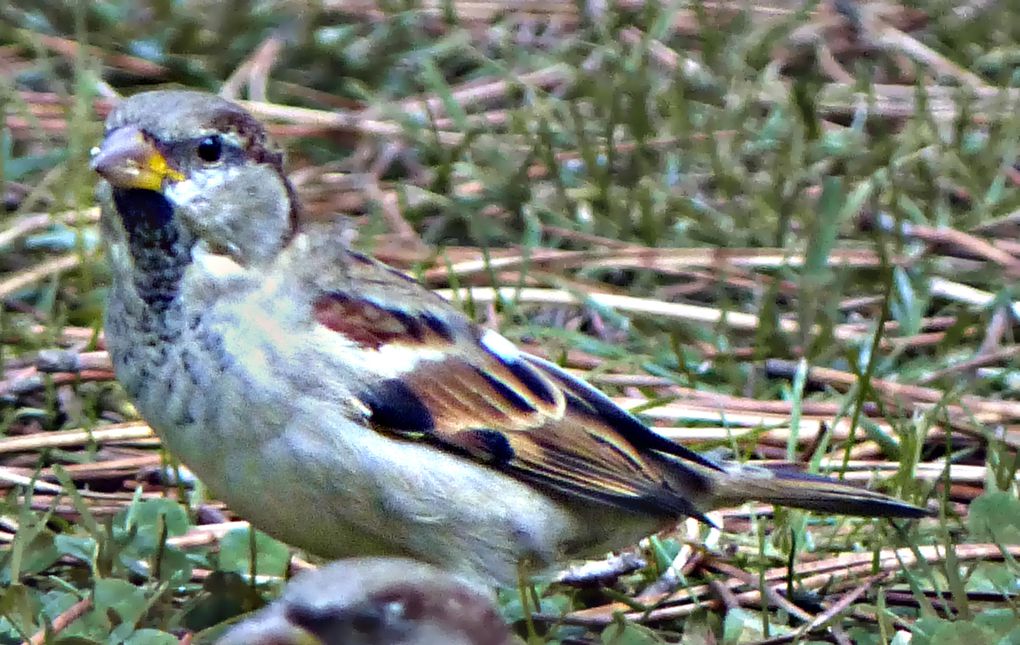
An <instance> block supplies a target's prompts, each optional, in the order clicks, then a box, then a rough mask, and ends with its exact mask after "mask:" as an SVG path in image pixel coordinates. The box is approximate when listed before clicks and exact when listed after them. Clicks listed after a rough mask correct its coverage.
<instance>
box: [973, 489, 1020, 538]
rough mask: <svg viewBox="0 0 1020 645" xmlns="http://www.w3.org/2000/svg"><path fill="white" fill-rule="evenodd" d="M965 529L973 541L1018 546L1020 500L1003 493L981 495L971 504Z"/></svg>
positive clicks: (1019, 536)
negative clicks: (987, 541) (988, 541)
mask: <svg viewBox="0 0 1020 645" xmlns="http://www.w3.org/2000/svg"><path fill="white" fill-rule="evenodd" d="M967 527H968V528H969V529H970V531H971V533H972V534H973V536H972V537H973V539H975V540H990V541H992V542H996V543H998V544H1020V499H1017V498H1016V496H1014V495H1012V494H1011V493H1006V492H1004V491H991V492H987V493H985V494H983V495H981V496H980V497H978V498H977V499H975V500H974V501H973V502H971V505H970V513H969V515H968V516H967Z"/></svg>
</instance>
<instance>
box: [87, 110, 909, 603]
mask: <svg viewBox="0 0 1020 645" xmlns="http://www.w3.org/2000/svg"><path fill="white" fill-rule="evenodd" d="M92 167H93V169H95V171H96V172H97V173H99V174H100V175H101V176H102V178H103V179H102V181H100V182H99V186H98V189H97V194H98V197H99V199H100V201H101V203H102V220H101V227H102V233H103V237H104V239H105V243H106V245H107V249H108V255H109V260H110V263H111V264H112V272H113V282H112V285H111V288H110V296H109V306H108V309H107V314H106V343H107V347H108V348H109V351H110V355H111V357H112V360H113V364H114V368H115V370H116V374H117V377H118V379H119V380H120V382H121V383H122V384H123V386H124V388H125V389H126V391H127V392H128V393H129V395H130V396H131V397H132V398H133V400H134V401H135V404H136V406H137V408H138V410H139V412H140V413H141V415H142V416H143V417H144V418H145V420H146V421H148V422H149V424H150V425H151V426H152V427H153V428H154V429H155V431H156V432H157V433H158V434H159V435H160V437H161V438H162V440H163V442H164V444H165V445H166V447H167V448H168V449H169V450H170V451H171V452H173V453H174V454H175V455H177V456H178V457H179V458H180V459H181V461H183V462H184V463H185V464H186V465H188V466H189V467H190V468H191V469H192V470H193V471H194V472H195V473H196V474H197V475H198V476H199V477H200V478H201V479H202V480H203V481H204V482H205V484H206V485H207V486H208V488H209V489H210V490H211V491H212V492H213V493H214V494H216V495H217V496H219V497H220V498H222V499H223V500H224V501H225V502H227V503H228V504H229V505H230V506H231V507H232V508H233V509H234V510H235V511H236V512H237V513H239V514H240V515H242V516H243V517H245V518H247V519H249V520H250V521H251V522H252V523H253V524H254V525H255V526H257V527H259V528H261V529H263V530H265V531H266V532H268V533H270V534H272V535H274V536H276V537H278V538H279V539H281V540H283V541H285V542H288V543H290V544H292V545H295V546H298V547H302V548H304V549H306V550H308V551H310V552H313V553H316V554H319V555H322V556H326V557H331V558H337V557H345V556H351V555H358V556H365V555H376V554H379V555H407V556H412V557H415V558H418V559H421V560H424V561H427V562H432V563H435V564H438V565H439V566H442V567H444V568H446V569H448V570H450V571H454V572H457V573H459V574H461V575H463V576H467V577H470V578H472V579H474V580H476V581H478V582H479V583H482V584H491V583H504V584H505V583H512V582H513V581H514V580H515V579H516V576H517V572H518V566H519V565H521V564H524V565H528V566H529V567H530V570H532V571H533V570H536V569H543V568H547V567H549V566H551V565H552V564H554V563H556V562H560V561H562V560H564V559H567V558H570V557H573V556H582V555H586V554H590V553H598V552H605V551H607V550H611V549H614V548H618V547H621V546H624V545H628V544H632V543H634V542H636V541H637V540H638V539H640V538H641V537H644V536H646V535H648V534H650V533H653V532H655V531H657V530H660V529H662V528H664V527H666V526H670V525H672V524H673V523H675V522H676V520H677V518H679V517H681V516H694V517H702V514H703V513H704V512H705V511H706V510H708V509H712V508H715V507H718V506H726V505H734V504H738V503H741V502H744V501H747V500H759V501H763V502H769V503H775V504H783V505H787V506H795V507H799V508H805V509H811V510H817V511H823V512H828V513H843V514H854V515H863V516H875V517H903V518H916V517H920V516H922V515H925V514H926V512H925V511H924V510H922V509H920V508H917V507H915V506H911V505H909V504H906V503H904V502H901V501H899V500H896V499H893V498H890V497H887V496H885V495H881V494H878V493H874V492H870V491H867V490H864V489H860V488H857V487H854V486H850V485H847V484H844V483H841V482H838V481H835V480H831V479H827V478H824V477H819V476H814V475H807V474H803V473H800V472H797V471H795V470H792V469H788V470H784V469H773V468H768V467H764V466H757V467H755V466H750V465H740V464H738V463H730V462H724V461H717V460H713V459H709V458H707V457H703V456H700V455H698V454H697V453H695V452H693V451H691V450H689V449H687V448H685V447H683V446H681V445H679V444H677V443H674V442H672V441H669V440H667V439H665V438H664V437H662V436H661V435H659V434H657V433H655V432H654V431H652V430H651V429H649V428H648V427H647V426H645V425H644V424H643V423H641V422H640V421H638V420H637V419H636V418H635V417H634V416H632V415H630V414H629V413H627V412H626V411H624V410H623V409H621V408H619V407H618V406H616V405H615V404H614V403H613V402H612V401H611V400H610V399H609V398H608V397H606V396H605V395H604V394H602V393H601V392H599V391H597V390H596V389H594V388H593V387H591V386H590V385H588V384H587V383H585V382H583V381H581V380H579V379H577V378H575V377H573V376H571V375H569V374H568V373H567V372H565V371H564V370H562V369H560V368H559V367H557V366H556V365H555V364H553V363H550V362H548V361H545V360H542V359H540V358H537V357H535V356H531V355H528V354H526V353H524V352H522V351H520V350H519V349H518V348H517V347H516V346H515V345H514V344H512V343H511V342H510V341H508V340H507V339H506V338H504V337H503V336H501V335H500V334H498V333H497V332H495V331H493V330H491V329H484V328H482V327H479V326H478V325H475V324H473V323H472V322H471V321H470V320H469V319H468V318H467V317H465V315H464V314H463V313H461V312H460V311H459V310H458V309H457V308H456V307H454V306H453V305H451V304H450V303H448V302H446V301H445V300H443V299H441V298H439V297H438V296H436V295H435V294H433V293H431V292H429V291H428V290H426V289H425V288H424V287H422V286H421V285H420V284H418V283H417V282H415V281H414V280H412V279H410V278H408V277H407V276H405V275H403V274H402V273H400V272H398V271H396V270H394V269H392V268H390V267H388V266H386V265H384V264H382V263H380V262H378V261H375V260H373V259H372V258H369V257H367V256H365V255H362V254H360V253H357V252H355V251H353V250H351V249H350V248H349V245H348V244H346V243H345V238H344V236H343V231H342V227H341V226H340V225H339V224H332V225H330V224H318V225H310V224H303V223H302V222H301V218H300V216H299V215H300V205H299V203H298V202H297V200H296V197H295V192H294V189H293V187H292V186H291V184H290V183H289V182H288V180H287V177H286V175H285V174H284V171H283V157H282V155H281V153H280V151H279V150H278V149H277V148H276V147H274V146H273V144H272V143H270V141H269V140H268V138H267V136H266V132H265V130H264V129H263V127H262V126H261V125H260V124H259V123H258V122H257V121H256V120H255V119H254V118H253V117H252V116H251V115H250V114H248V113H247V112H246V111H244V110H243V109H242V108H240V107H239V106H237V105H235V104H233V103H230V102H228V101H225V100H223V99H220V98H217V97H215V96H212V95H207V94H202V93H195V92H185V91H159V92H146V93H143V94H138V95H136V96H133V97H131V98H129V99H126V100H124V101H122V102H121V103H120V104H119V105H118V106H117V108H116V109H115V110H114V111H113V112H112V113H111V114H110V116H109V118H108V119H107V121H106V130H105V138H104V139H103V142H102V144H101V146H99V148H98V149H97V150H96V151H95V154H94V157H93V160H92Z"/></svg>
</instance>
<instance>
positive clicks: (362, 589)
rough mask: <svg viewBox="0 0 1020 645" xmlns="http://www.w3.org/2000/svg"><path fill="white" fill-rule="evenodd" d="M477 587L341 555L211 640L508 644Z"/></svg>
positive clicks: (256, 644) (293, 644) (297, 644)
mask: <svg viewBox="0 0 1020 645" xmlns="http://www.w3.org/2000/svg"><path fill="white" fill-rule="evenodd" d="M513 642H515V641H512V640H511V636H510V630H509V629H508V628H507V626H506V624H505V623H504V622H503V620H502V618H500V616H499V614H498V613H497V612H496V609H495V607H493V604H492V600H491V599H490V598H489V597H488V596H487V595H486V594H484V593H480V592H479V591H477V590H475V589H473V588H471V587H469V586H467V585H465V584H464V582H462V581H461V580H458V579H457V578H455V577H454V576H452V575H450V574H449V573H445V572H443V571H440V570H439V569H436V568H435V567H432V566H430V565H427V564H423V563H421V562H416V561H414V560H408V559H406V558H358V559H351V560H341V561H339V562H334V563H332V564H329V565H327V566H325V567H323V568H322V569H318V570H317V571H305V572H303V573H301V574H299V575H298V576H297V577H295V578H294V579H293V580H292V581H291V582H290V583H289V584H288V585H287V588H286V589H285V590H284V592H283V596H281V597H280V598H279V599H278V600H276V602H274V603H272V604H271V605H269V606H268V607H266V608H264V609H262V610H261V611H259V612H257V613H256V614H254V615H253V616H251V617H250V618H248V619H247V620H245V621H243V622H241V623H239V624H238V625H236V626H235V627H233V628H232V629H231V630H230V631H228V632H227V633H226V635H224V636H223V638H221V639H220V640H219V641H217V645H332V644H334V643H336V644H338V645H339V644H343V645H436V644H437V643H439V644H441V645H511V643H513Z"/></svg>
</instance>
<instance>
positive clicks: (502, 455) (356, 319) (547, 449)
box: [314, 287, 716, 515]
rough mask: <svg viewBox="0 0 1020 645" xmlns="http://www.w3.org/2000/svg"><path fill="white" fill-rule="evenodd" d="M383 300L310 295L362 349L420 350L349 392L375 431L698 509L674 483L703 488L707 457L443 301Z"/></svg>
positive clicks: (582, 492)
mask: <svg viewBox="0 0 1020 645" xmlns="http://www.w3.org/2000/svg"><path fill="white" fill-rule="evenodd" d="M419 288H420V287H419ZM381 298H382V296H381V294H380V293H379V292H376V293H372V292H370V291H366V292H363V293H361V294H358V295H352V294H351V293H350V292H347V293H344V294H341V293H324V294H323V295H322V296H320V297H319V299H318V300H317V301H316V302H315V303H314V313H315V318H316V320H317V322H319V323H320V324H322V325H323V326H325V327H327V328H329V329H330V330H332V331H335V332H337V333H340V334H343V336H345V337H346V338H347V339H348V340H351V341H354V342H356V343H358V344H359V345H361V346H362V347H363V348H364V349H366V350H369V351H371V350H377V351H378V350H382V349H384V348H386V347H387V346H395V347H399V348H400V349H401V350H402V351H403V352H405V353H407V352H410V353H411V354H412V355H414V356H419V357H420V359H418V360H412V361H409V362H408V368H407V369H406V370H405V371H404V372H403V373H401V374H400V375H399V376H398V377H396V378H389V379H383V380H379V381H376V382H373V383H372V384H371V385H370V386H363V387H362V391H360V392H358V393H357V394H358V396H359V398H360V399H361V401H362V403H363V404H364V405H365V407H366V408H367V409H368V410H369V411H370V414H371V416H370V423H372V425H373V426H374V427H375V428H376V429H377V430H379V431H380V432H387V433H392V434H395V435H399V436H402V437H405V438H410V439H417V440H423V441H429V442H431V443H433V444H434V445H437V446H440V447H443V448H446V449H448V450H453V451H456V452H459V453H461V454H464V455H466V456H470V457H472V458H474V459H477V460H479V461H481V462H483V463H486V464H488V465H490V466H491V467H494V468H499V469H502V470H504V471H507V472H509V473H511V474H513V475H515V476H517V477H520V478H521V479H524V480H527V481H530V482H533V483H535V484H536V485H540V486H545V487H549V488H552V489H555V490H557V491H559V492H561V493H565V494H567V495H570V496H581V497H586V498H589V499H593V500H597V501H601V502H605V503H611V504H614V505H619V506H623V507H626V508H630V509H636V508H643V509H645V510H647V511H649V512H654V513H660V514H689V515H690V514H696V511H695V509H693V508H692V507H691V505H690V504H689V503H688V502H687V501H686V500H685V498H684V496H683V494H682V491H683V490H686V489H687V487H688V486H700V487H704V486H707V482H706V481H705V478H704V475H703V474H699V469H700V472H702V473H703V470H704V468H705V467H709V468H716V466H715V465H714V464H712V463H711V462H708V461H706V460H704V459H703V458H701V457H699V456H698V455H697V454H696V453H693V452H690V451H689V450H687V449H685V448H683V447H682V446H679V445H677V444H675V443H673V442H671V441H669V440H667V439H664V438H663V437H661V436H659V435H657V434H655V433H654V432H652V431H651V430H649V429H648V428H647V427H646V426H645V425H644V424H642V423H641V422H640V421H638V420H637V419H635V418H634V417H633V416H631V415H630V414H628V413H627V412H625V411H624V410H622V409H621V408H619V407H618V406H616V405H615V404H614V403H612V401H610V400H609V399H608V398H607V397H605V396H604V395H603V394H601V393H600V392H598V391H597V390H595V389H594V388H591V387H590V386H588V385H587V384H585V383H583V382H582V381H579V380H577V379H575V378H573V377H571V376H570V375H568V374H567V373H566V372H564V371H563V370H561V369H559V368H558V367H556V366H555V365H552V364H551V363H547V362H545V361H542V360H540V359H537V358H535V357H532V356H529V355H527V354H524V353H522V352H520V351H519V350H518V349H517V348H516V347H515V346H514V345H513V344H512V343H510V342H509V341H508V340H506V339H505V338H503V337H502V336H500V335H499V334H496V333H495V332H492V331H483V330H481V329H480V328H478V327H476V326H474V325H473V324H471V323H470V322H469V321H467V319H466V318H464V317H463V316H462V315H461V314H459V312H456V311H455V310H453V309H452V308H449V307H448V306H439V307H430V308H429V309H428V311H426V310H424V309H422V310H420V311H413V312H409V311H406V310H405V309H403V308H402V309H397V308H395V307H390V306H387V305H386V304H384V303H383V302H381ZM443 305H445V303H443ZM390 349H393V347H390ZM686 462H692V463H686ZM695 463H696V464H698V465H699V466H697V467H692V466H693V465H694V464H695Z"/></svg>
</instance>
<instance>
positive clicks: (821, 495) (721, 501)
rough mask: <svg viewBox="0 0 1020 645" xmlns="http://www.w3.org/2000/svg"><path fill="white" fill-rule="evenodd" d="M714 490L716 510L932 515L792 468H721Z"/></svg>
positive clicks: (779, 466) (867, 491)
mask: <svg viewBox="0 0 1020 645" xmlns="http://www.w3.org/2000/svg"><path fill="white" fill-rule="evenodd" d="M723 466H724V469H723V472H721V473H719V475H718V479H717V481H716V482H715V484H716V485H715V487H714V492H715V495H714V502H715V505H718V506H727V505H735V504H741V503H743V502H748V501H752V500H754V501H759V502H764V503H766V504H776V505H779V506H790V507H793V508H801V509H804V510H808V511H821V512H823V513H835V514H839V515H859V516H862V517H896V518H911V519H915V518H920V517H928V516H930V515H931V513H930V512H929V511H928V510H926V509H923V508H920V507H918V506H914V505H913V504H908V503H906V502H903V501H901V500H898V499H896V498H895V497H889V496H888V495H883V494H882V493H876V492H874V491H870V490H868V489H866V488H860V487H858V486H854V485H851V484H847V483H845V482H841V481H838V480H836V479H832V478H829V477H824V476H822V475H813V474H809V473H805V472H802V471H800V470H797V469H796V467H795V466H792V465H791V464H781V465H755V466H749V465H746V464H733V463H727V464H724V465H723Z"/></svg>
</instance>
